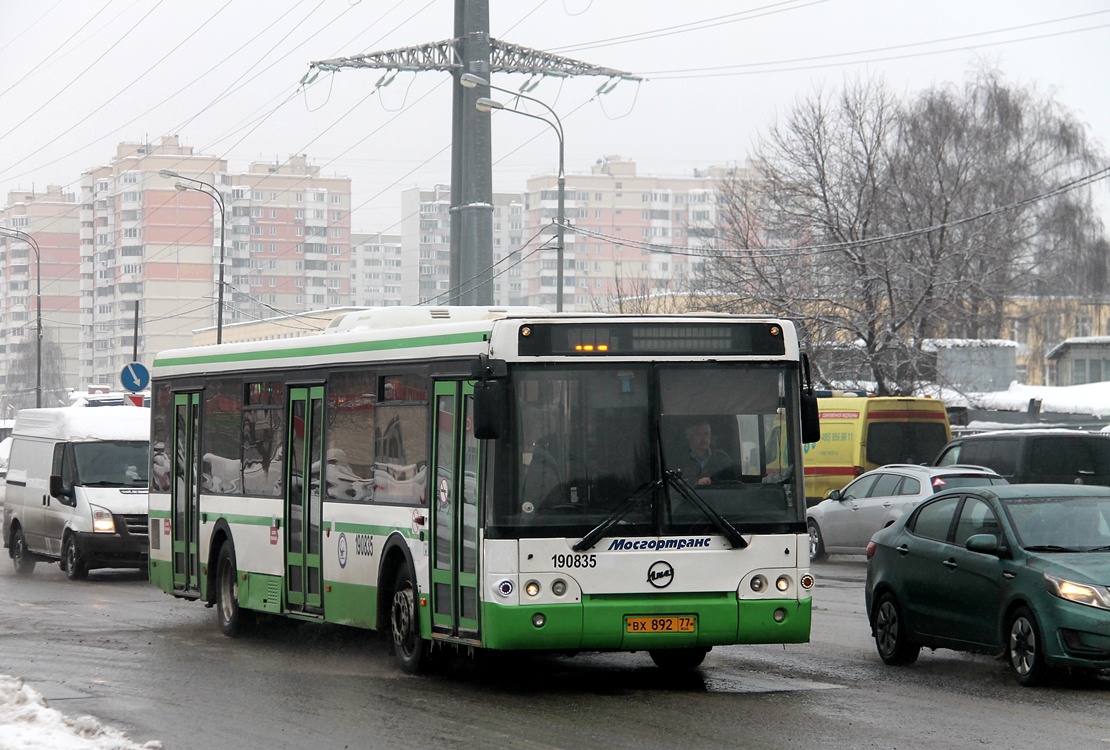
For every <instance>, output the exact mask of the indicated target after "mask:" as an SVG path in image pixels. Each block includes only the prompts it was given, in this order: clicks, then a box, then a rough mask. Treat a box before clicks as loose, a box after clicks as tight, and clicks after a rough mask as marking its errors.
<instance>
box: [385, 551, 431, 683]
mask: <svg viewBox="0 0 1110 750" xmlns="http://www.w3.org/2000/svg"><path fill="white" fill-rule="evenodd" d="M389 626H390V630H391V632H392V635H393V653H394V655H395V656H396V657H397V663H398V664H400V666H401V669H402V670H403V671H404V672H407V673H408V674H421V673H423V672H427V671H428V670H429V669H430V668H431V662H432V660H431V645H432V644H431V643H429V642H428V641H426V640H424V639H423V638H421V637H420V620H419V619H418V615H417V612H416V585H415V584H414V582H413V575H412V574H411V573H410V572H409V566H407V565H401V567H400V568H398V569H397V576H396V578H395V579H394V582H393V598H392V600H391V602H390V606H389Z"/></svg>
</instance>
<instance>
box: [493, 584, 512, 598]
mask: <svg viewBox="0 0 1110 750" xmlns="http://www.w3.org/2000/svg"><path fill="white" fill-rule="evenodd" d="M497 593H498V594H501V596H512V595H513V582H512V581H509V580H505V581H501V582H500V583H499V584H497Z"/></svg>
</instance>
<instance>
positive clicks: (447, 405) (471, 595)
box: [430, 381, 479, 640]
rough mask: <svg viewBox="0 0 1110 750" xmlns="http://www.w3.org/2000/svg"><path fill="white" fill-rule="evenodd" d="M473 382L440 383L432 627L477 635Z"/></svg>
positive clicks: (458, 635) (467, 636)
mask: <svg viewBox="0 0 1110 750" xmlns="http://www.w3.org/2000/svg"><path fill="white" fill-rule="evenodd" d="M473 394H474V388H473V386H472V385H471V384H470V383H463V382H458V381H456V382H440V383H436V386H435V410H434V412H433V413H434V415H435V416H434V421H433V427H432V430H433V435H432V445H433V450H434V455H433V457H432V461H433V463H434V465H435V467H436V479H435V482H436V484H435V491H434V493H433V495H432V502H431V503H430V507H431V515H432V530H433V531H432V549H431V556H432V566H431V568H432V591H431V594H432V629H433V631H435V632H436V633H442V634H444V635H449V636H452V637H455V638H465V639H467V640H477V639H478V638H479V632H478V482H477V479H478V441H477V440H476V439H475V438H474V429H473V420H472V419H471V410H472V407H473V401H474V396H473Z"/></svg>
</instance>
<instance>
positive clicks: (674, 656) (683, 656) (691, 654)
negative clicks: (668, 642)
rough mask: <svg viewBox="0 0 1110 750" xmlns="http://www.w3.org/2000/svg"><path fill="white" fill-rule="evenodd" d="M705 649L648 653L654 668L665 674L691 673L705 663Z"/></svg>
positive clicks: (657, 649)
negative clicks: (665, 672) (661, 670)
mask: <svg viewBox="0 0 1110 750" xmlns="http://www.w3.org/2000/svg"><path fill="white" fill-rule="evenodd" d="M708 653H709V649H707V648H656V649H652V650H650V651H648V654H650V655H651V660H652V661H653V662H655V666H657V667H659V668H660V669H663V670H666V671H667V672H692V671H693V670H695V669H697V668H698V667H700V666H701V663H702V662H703V661H705V655H706V654H708Z"/></svg>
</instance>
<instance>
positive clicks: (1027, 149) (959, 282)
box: [704, 68, 1107, 394]
mask: <svg viewBox="0 0 1110 750" xmlns="http://www.w3.org/2000/svg"><path fill="white" fill-rule="evenodd" d="M1097 161H1098V156H1097V153H1096V152H1095V151H1094V150H1093V148H1092V147H1091V146H1090V145H1089V144H1088V143H1087V140H1086V137H1085V135H1084V132H1083V128H1082V127H1081V126H1080V125H1078V124H1077V123H1076V122H1075V121H1074V119H1073V118H1071V117H1070V116H1069V115H1068V114H1067V113H1066V112H1063V111H1062V110H1061V109H1060V108H1059V107H1058V106H1057V105H1055V104H1054V103H1053V102H1052V101H1051V100H1050V99H1045V98H1043V97H1040V96H1039V95H1038V94H1037V92H1036V91H1034V90H1030V89H1013V88H1010V87H1007V86H1006V85H1005V84H1004V83H1003V82H1002V81H1001V79H1000V77H999V74H998V73H997V72H996V71H993V70H990V69H985V68H984V69H981V70H979V71H978V72H977V73H976V74H974V75H973V76H972V77H971V78H970V80H969V81H968V83H967V84H966V85H965V86H964V87H963V88H962V89H956V88H954V87H944V88H936V89H932V90H929V91H926V92H924V93H923V94H921V95H920V96H918V97H916V98H914V99H912V100H910V101H908V102H906V103H900V102H898V101H897V100H895V98H894V97H893V96H892V95H891V94H890V93H889V92H888V91H887V89H886V88H885V86H884V85H883V84H881V83H878V82H874V81H867V82H856V83H853V84H849V85H847V86H846V87H845V89H844V91H843V92H842V93H841V94H840V95H839V96H837V97H835V98H833V97H828V96H826V95H825V94H823V93H821V92H818V93H817V94H816V95H815V96H813V97H811V98H809V99H805V100H801V101H799V102H798V103H797V104H796V106H795V108H794V109H793V110H792V112H791V113H790V114H789V115H788V117H787V118H786V120H785V122H784V123H783V124H782V125H777V126H775V127H773V128H772V129H771V130H770V132H769V134H768V136H767V137H766V138H765V139H764V140H763V141H762V142H761V143H760V144H759V146H758V149H757V160H756V161H755V168H756V170H757V172H758V175H759V178H758V179H757V180H755V181H741V180H739V179H731V180H726V181H725V182H724V183H723V184H722V185H721V187H720V195H721V202H722V206H721V214H722V217H723V218H722V222H721V227H720V233H721V244H720V246H719V247H718V249H717V252H716V257H715V261H714V262H713V263H712V264H711V266H710V267H709V269H708V271H707V276H706V279H705V282H704V283H705V285H706V286H707V288H709V289H715V290H730V291H731V292H732V293H733V294H734V295H735V297H734V298H735V299H736V300H738V301H737V303H736V304H738V305H744V306H746V307H748V308H750V307H751V306H753V305H754V306H756V307H759V308H762V309H763V310H764V311H767V312H775V313H778V314H782V315H786V316H790V317H793V318H795V319H796V320H798V321H799V329H800V331H801V332H802V335H803V340H804V341H805V342H806V345H807V346H808V348H809V349H810V351H811V352H813V354H814V358H815V361H816V362H817V364H818V368H819V371H820V372H821V376H822V377H823V378H824V379H825V380H826V381H848V382H851V381H853V380H856V381H868V382H869V383H872V384H874V387H875V388H876V390H877V392H878V393H880V394H905V393H910V392H912V391H914V390H915V389H916V388H917V387H918V386H919V385H920V384H921V383H923V382H926V381H935V379H936V374H935V372H934V366H935V356H934V354H933V353H932V352H931V351H927V350H926V342H927V341H928V340H929V339H932V338H936V337H942V336H953V335H958V336H973V337H980V336H989V337H997V336H999V334H1000V332H1001V326H1002V319H1003V304H1004V302H1005V300H1006V298H1007V295H1012V294H1015V293H1021V292H1026V293H1029V292H1041V293H1046V292H1050V291H1053V290H1061V289H1075V288H1078V285H1080V284H1085V285H1086V286H1087V287H1088V288H1092V287H1098V288H1099V289H1103V290H1104V289H1105V284H1106V276H1107V261H1106V249H1107V247H1106V243H1105V241H1104V240H1103V239H1102V226H1101V224H1099V223H1098V221H1097V220H1096V219H1095V218H1094V212H1093V210H1092V208H1091V201H1090V196H1089V195H1087V194H1085V193H1083V192H1080V191H1058V190H1057V189H1056V188H1057V186H1059V185H1065V184H1067V183H1068V182H1069V181H1071V180H1074V179H1076V178H1078V177H1080V176H1081V175H1083V174H1084V173H1085V172H1089V171H1091V170H1092V169H1093V166H1094V165H1095V164H1096V163H1097ZM739 300H743V302H740V301H739Z"/></svg>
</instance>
